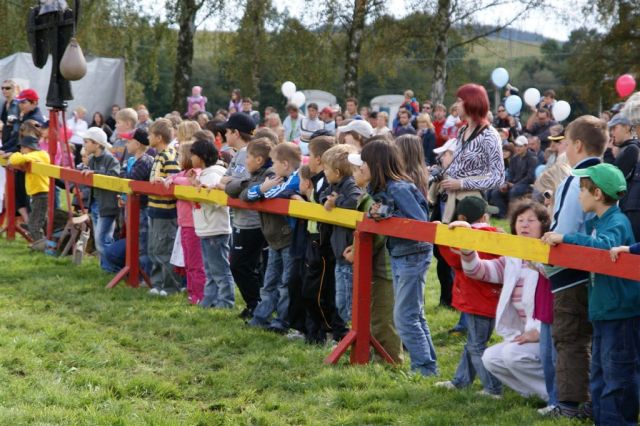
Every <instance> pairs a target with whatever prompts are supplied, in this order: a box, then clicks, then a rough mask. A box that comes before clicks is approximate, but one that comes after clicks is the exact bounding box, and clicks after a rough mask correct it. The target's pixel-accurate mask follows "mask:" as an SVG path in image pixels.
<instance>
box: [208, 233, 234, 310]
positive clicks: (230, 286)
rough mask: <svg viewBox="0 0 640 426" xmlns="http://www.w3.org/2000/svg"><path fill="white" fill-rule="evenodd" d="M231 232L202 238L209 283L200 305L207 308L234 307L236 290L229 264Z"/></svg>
mask: <svg viewBox="0 0 640 426" xmlns="http://www.w3.org/2000/svg"><path fill="white" fill-rule="evenodd" d="M230 238H231V236H230V235H229V234H225V235H215V236H213V237H202V238H200V246H201V247H202V260H203V262H204V272H205V274H206V275H207V283H206V284H205V286H204V298H203V299H202V301H200V305H201V306H204V307H205V308H209V307H214V308H233V305H234V303H235V290H234V288H235V287H234V283H233V276H231V266H230V265H229V239H230Z"/></svg>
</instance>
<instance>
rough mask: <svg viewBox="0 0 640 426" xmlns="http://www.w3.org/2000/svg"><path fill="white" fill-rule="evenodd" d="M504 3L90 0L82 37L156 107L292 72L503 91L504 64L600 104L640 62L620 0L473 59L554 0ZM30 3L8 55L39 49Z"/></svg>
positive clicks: (12, 29)
mask: <svg viewBox="0 0 640 426" xmlns="http://www.w3.org/2000/svg"><path fill="white" fill-rule="evenodd" d="M503 3H504V2H503V1H502V0H466V1H462V0H457V1H456V0H408V1H407V10H406V11H405V13H404V14H403V15H399V14H398V13H396V14H392V11H391V10H389V9H388V8H389V6H388V2H384V1H383V0H329V1H326V2H313V1H311V0H306V1H305V3H304V4H305V7H304V11H303V12H302V13H303V14H304V15H305V16H304V17H300V16H292V15H291V14H290V13H289V12H288V11H287V10H285V11H282V12H279V11H278V10H277V9H276V8H275V7H274V4H273V2H272V1H271V0H242V1H239V2H233V3H232V2H228V1H225V0H166V1H165V4H164V7H165V10H166V16H165V17H158V16H153V15H151V14H149V13H148V12H147V11H146V10H145V6H144V4H141V3H140V2H139V1H136V0H85V1H82V11H81V17H80V22H79V25H78V28H77V32H78V34H77V37H78V40H79V41H80V43H81V45H82V47H83V49H84V51H85V54H87V55H96V56H108V57H114V56H115V57H124V58H125V61H126V93H127V103H129V104H137V103H145V104H146V105H147V106H148V107H149V109H150V110H151V111H152V112H155V113H164V112H166V111H169V110H172V109H177V110H180V111H182V110H183V109H184V107H185V98H186V97H187V96H188V95H189V94H190V88H191V86H192V85H200V86H202V87H203V88H204V94H205V95H206V96H207V97H208V98H209V107H210V108H213V107H214V106H224V105H226V104H227V100H228V96H229V92H230V90H231V89H233V88H236V87H237V88H240V89H241V90H242V93H243V94H244V95H245V96H249V97H251V98H252V99H253V100H257V101H259V102H260V105H261V107H264V106H266V105H274V106H276V107H282V106H283V103H284V99H283V97H282V96H281V94H280V90H279V87H280V84H281V83H282V82H283V81H285V80H291V81H294V82H295V83H296V85H297V86H298V87H299V88H303V89H304V88H315V89H321V90H326V91H329V92H332V93H334V94H335V95H336V96H337V97H338V99H339V100H344V99H345V98H346V97H350V96H354V97H357V98H358V99H360V100H361V101H363V102H368V101H369V100H370V99H371V98H373V97H374V96H377V95H380V94H387V93H401V92H402V91H403V90H405V89H408V88H411V89H412V90H413V91H414V92H415V93H416V95H417V96H418V98H420V99H427V98H428V99H432V100H433V101H436V102H445V103H450V102H452V101H453V98H452V96H453V92H454V91H455V88H456V87H458V86H459V85H460V84H462V83H465V82H469V81H474V82H478V83H480V84H485V85H486V86H487V88H488V89H489V90H493V88H492V87H491V83H490V79H489V75H490V73H491V70H492V69H493V68H494V67H498V66H503V67H505V68H507V69H509V71H510V74H511V76H512V84H514V85H516V86H518V87H520V89H521V90H523V89H525V88H527V87H538V88H540V89H546V88H554V89H555V90H556V92H558V95H559V97H560V98H562V99H565V100H567V101H569V102H570V103H572V105H573V110H574V112H575V113H581V112H592V113H593V112H597V111H598V110H599V109H600V108H601V107H602V108H604V109H606V108H607V107H609V106H610V105H611V104H612V103H614V102H615V101H616V100H617V99H616V95H615V91H614V89H613V86H614V81H615V78H616V77H617V76H618V75H620V74H623V73H634V71H636V69H637V68H638V67H639V66H640V65H639V64H640V61H639V60H638V59H640V58H638V56H640V52H638V49H636V48H635V46H637V45H638V38H640V36H639V35H638V32H637V31H636V30H635V29H636V28H638V27H639V26H640V12H639V11H638V9H637V8H634V7H633V5H632V3H633V2H626V1H616V0H598V1H596V2H593V3H589V4H588V5H587V6H586V7H585V9H584V10H583V11H582V13H583V15H584V16H585V17H592V18H595V21H596V22H599V23H600V29H599V30H596V29H593V28H586V27H584V28H580V29H577V30H575V31H573V32H572V33H571V36H570V38H569V41H568V42H566V43H560V42H557V41H555V40H553V39H547V40H546V41H545V42H543V43H542V45H541V47H540V51H541V53H540V55H538V56H532V57H529V58H510V57H509V56H508V55H506V54H504V55H501V52H499V51H498V52H497V54H496V55H495V57H494V58H491V59H489V58H478V57H477V55H476V56H474V55H473V54H472V52H471V49H472V48H473V47H474V46H476V45H478V44H484V45H489V46H491V45H494V44H496V41H495V40H496V39H495V38H488V37H489V36H492V35H495V34H496V33H498V32H500V31H501V30H503V29H504V28H506V27H507V26H509V25H511V24H512V23H514V22H516V21H517V20H518V19H521V18H523V17H525V16H526V15H527V14H528V13H529V12H530V11H532V10H534V9H539V8H545V7H547V5H546V4H545V0H514V1H513V2H512V4H513V12H512V13H510V14H509V16H508V17H505V18H503V19H502V18H496V21H495V23H494V24H493V25H478V24H477V19H478V14H479V13H481V12H490V11H491V10H492V9H495V8H496V7H498V6H499V5H501V4H503ZM30 6H31V5H30V4H28V2H20V1H16V0H0V28H2V29H3V33H4V35H3V41H4V42H3V43H0V56H2V57H4V56H7V55H10V54H12V53H15V52H17V51H28V45H27V41H26V29H25V23H26V17H27V13H28V10H29V7H30ZM550 10H551V12H550V13H552V9H550ZM396 12H397V11H396ZM398 16H400V17H398ZM303 18H305V19H303ZM587 21H588V20H587V19H585V22H587ZM203 22H206V23H207V25H206V29H205V28H204V26H203ZM217 28H224V30H220V29H217ZM227 28H235V31H234V30H229V29H227ZM603 28H604V31H603V30H602V29H603ZM480 59H484V60H480Z"/></svg>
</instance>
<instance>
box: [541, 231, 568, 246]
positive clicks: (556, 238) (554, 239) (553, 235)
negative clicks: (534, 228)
mask: <svg viewBox="0 0 640 426" xmlns="http://www.w3.org/2000/svg"><path fill="white" fill-rule="evenodd" d="M562 238H563V236H562V234H558V233H557V232H546V233H545V234H544V235H543V236H542V238H541V239H542V242H543V243H545V244H549V245H550V246H555V245H558V244H560V243H561V242H562Z"/></svg>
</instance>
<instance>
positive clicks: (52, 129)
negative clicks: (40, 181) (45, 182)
mask: <svg viewBox="0 0 640 426" xmlns="http://www.w3.org/2000/svg"><path fill="white" fill-rule="evenodd" d="M48 139H49V158H50V159H51V164H53V163H54V158H56V151H57V147H58V110H57V109H52V110H50V111H49V136H48ZM55 197H56V180H55V179H54V178H49V194H48V198H47V200H48V201H47V240H49V241H51V240H52V239H53V218H54V215H55V210H56V206H55Z"/></svg>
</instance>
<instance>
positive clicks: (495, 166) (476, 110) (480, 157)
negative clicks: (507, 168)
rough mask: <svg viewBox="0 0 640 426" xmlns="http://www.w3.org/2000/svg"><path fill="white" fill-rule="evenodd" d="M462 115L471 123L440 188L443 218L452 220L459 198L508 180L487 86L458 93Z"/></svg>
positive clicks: (460, 138) (460, 135)
mask: <svg viewBox="0 0 640 426" xmlns="http://www.w3.org/2000/svg"><path fill="white" fill-rule="evenodd" d="M456 97H457V102H456V105H457V107H458V114H459V116H460V119H461V120H463V121H466V122H467V125H466V126H463V127H462V128H461V129H460V131H459V132H458V137H457V138H456V149H455V152H454V158H453V161H452V162H451V165H449V167H447V168H446V169H445V170H444V172H443V175H442V179H443V180H442V182H440V189H441V191H443V193H444V194H443V196H442V197H441V201H442V204H441V213H442V221H443V222H445V223H448V222H449V221H451V220H452V218H453V214H454V211H455V206H456V203H457V201H458V200H461V199H462V198H464V197H467V196H470V195H475V196H480V197H482V194H481V192H483V191H487V190H489V189H493V188H497V187H499V186H500V185H502V183H503V182H504V162H503V160H502V144H501V140H500V135H499V134H498V132H497V131H496V129H494V128H493V127H492V126H491V124H490V123H489V120H488V119H487V114H488V112H489V96H488V95H487V91H486V90H485V88H484V87H482V86H480V85H477V84H471V83H470V84H465V85H463V86H461V87H460V88H459V89H458V91H457V92H456Z"/></svg>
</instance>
